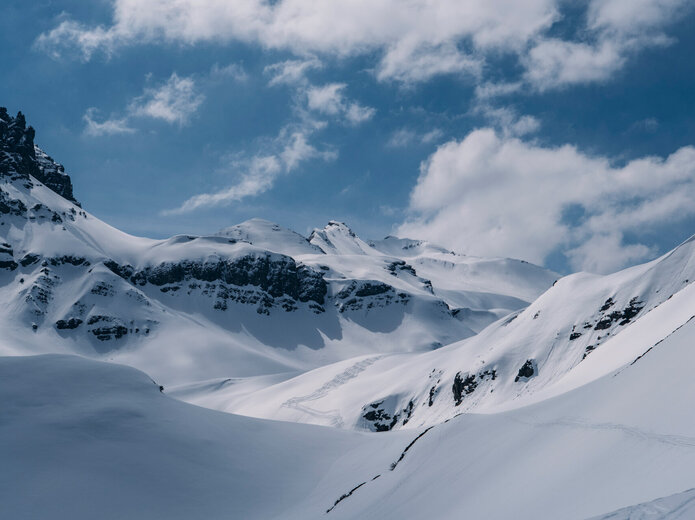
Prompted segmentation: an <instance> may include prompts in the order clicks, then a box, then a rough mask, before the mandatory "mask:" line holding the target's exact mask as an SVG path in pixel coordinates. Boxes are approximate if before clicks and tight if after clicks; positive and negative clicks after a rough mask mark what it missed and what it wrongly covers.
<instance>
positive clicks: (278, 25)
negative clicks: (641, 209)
mask: <svg viewBox="0 0 695 520" xmlns="http://www.w3.org/2000/svg"><path fill="white" fill-rule="evenodd" d="M689 5H690V4H689V3H688V1H687V0H590V1H588V2H587V3H586V6H587V7H586V12H585V16H584V17H583V20H584V22H582V23H583V24H584V26H583V27H580V28H578V30H577V31H575V32H576V34H575V35H574V36H573V37H568V38H567V39H558V38H556V37H553V36H552V32H551V31H550V29H551V27H552V26H553V24H554V23H555V22H557V21H559V20H561V19H562V18H563V16H564V13H563V8H564V7H565V4H564V2H562V1H561V0H525V1H524V2H520V1H518V0H466V1H465V2H464V1H461V0H411V1H408V2H402V1H401V0H346V1H342V2H307V1H306V0H279V1H277V2H268V1H266V0H235V1H234V2H229V1H225V0H173V1H172V0H150V1H147V2H142V1H141V0H113V19H112V23H111V24H109V25H99V26H87V25H84V24H81V23H80V22H77V21H75V20H71V19H67V20H63V21H62V22H61V23H60V24H59V25H57V26H56V27H54V28H53V29H52V30H50V31H48V32H45V33H43V34H41V35H40V36H39V38H38V39H37V41H36V45H37V47H39V48H41V49H43V50H45V51H46V52H48V53H50V54H52V55H54V56H59V55H64V54H66V53H69V52H72V51H77V52H78V53H79V55H80V56H81V57H82V59H84V60H88V59H90V58H91V57H92V56H93V55H94V54H95V53H97V52H103V53H106V54H107V55H109V54H112V53H114V52H116V51H117V49H118V48H120V47H123V46H128V45H138V44H143V43H164V44H165V43H176V44H181V43H182V44H186V45H192V44H196V43H201V42H208V43H219V44H224V43H228V42H231V41H242V42H246V43H249V44H256V45H260V46H263V47H265V48H271V49H279V50H287V51H290V52H292V53H294V54H295V55H297V56H300V57H306V56H311V55H314V54H321V55H330V56H336V57H345V56H358V55H367V54H370V55H371V54H374V55H376V56H377V65H376V68H375V71H374V72H375V75H376V77H377V78H378V79H379V80H382V81H392V80H395V81H400V82H406V83H417V82H420V81H426V80H428V79H430V78H431V77H433V76H436V75H441V74H464V75H468V76H471V77H473V78H476V80H478V81H479V80H480V77H481V75H484V74H485V72H484V68H485V65H486V59H487V57H489V56H497V55H499V54H500V53H502V54H505V53H506V54H512V55H516V56H517V57H518V59H519V62H520V64H521V65H522V68H523V74H522V76H523V80H524V81H525V82H527V83H529V84H530V85H532V86H533V87H534V88H535V89H537V90H547V89H553V88H561V87H563V86H566V85H571V84H576V83H587V82H592V81H603V80H605V79H607V78H608V77H609V76H610V75H611V74H612V73H614V72H615V71H616V70H619V69H620V68H621V67H622V66H623V65H624V64H625V62H626V61H627V60H628V59H629V58H630V56H631V55H632V54H634V53H636V52H638V51H639V50H641V49H643V48H645V47H649V46H653V45H664V44H667V43H668V42H669V38H668V36H667V34H666V33H665V32H664V31H665V28H666V27H667V26H668V25H669V24H670V23H672V22H673V21H674V20H676V19H678V18H679V17H680V16H682V15H683V13H684V12H685V11H686V9H687V8H688V7H689ZM301 63H305V64H306V62H302V61H301V60H300V61H297V62H296V63H294V65H296V66H300V64H301ZM285 72H286V74H287V76H285V77H290V76H291V75H292V74H295V73H297V71H296V70H295V71H293V70H292V69H291V67H290V68H287V69H286V71H285ZM282 77H283V76H282V74H280V75H279V76H278V78H279V79H278V80H277V81H279V82H280V81H282V79H281V78H282Z"/></svg>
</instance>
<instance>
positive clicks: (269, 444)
mask: <svg viewBox="0 0 695 520" xmlns="http://www.w3.org/2000/svg"><path fill="white" fill-rule="evenodd" d="M693 337H695V320H693V321H690V322H688V323H687V324H686V325H685V326H683V327H681V328H680V329H679V330H678V331H676V332H674V333H673V334H672V335H671V336H669V337H668V338H666V339H665V340H664V341H662V342H661V343H659V344H658V345H656V346H654V347H653V348H652V349H651V350H649V351H648V352H647V353H645V354H644V355H643V356H642V357H641V358H639V359H638V360H637V361H636V362H634V363H628V364H626V365H625V366H622V367H621V368H620V369H619V370H616V371H613V372H611V373H609V374H607V375H605V376H603V377H601V378H599V379H597V380H595V381H594V382H592V383H589V384H587V385H584V386H582V387H580V388H577V389H574V390H571V391H569V392H567V393H565V394H562V395H560V396H558V397H555V398H551V399H546V400H544V401H542V402H539V403H536V404H534V405H531V406H528V407H524V408H518V409H515V410H511V411H507V412H499V413H494V414H485V415H478V414H463V415H460V416H458V417H455V418H452V419H451V420H449V421H448V422H446V423H444V424H440V425H436V426H433V427H431V428H427V429H422V428H420V429H417V430H415V431H401V432H390V433H388V434H378V433H359V432H347V431H341V430H339V429H334V428H320V427H315V426H310V425H298V424H290V423H282V422H277V421H263V420H259V419H253V418H245V417H238V416H234V415H228V414H222V413H218V412H214V411H211V410H206V409H203V408H197V407H193V406H191V405H188V404H185V403H181V402H177V401H175V400H173V399H171V398H169V397H167V396H166V394H161V393H160V392H159V389H158V387H157V386H156V384H155V383H154V382H153V381H152V380H150V379H149V378H148V377H147V376H145V375H144V374H142V373H140V372H137V371H135V370H133V369H130V368H126V367H121V366H116V365H112V364H104V363H97V362H94V361H88V360H85V359H79V358H75V357H66V356H39V357H33V358H32V357H30V358H23V357H16V358H0V396H1V397H2V401H3V403H5V404H4V405H3V407H2V408H1V409H0V456H1V458H2V460H3V465H2V469H1V470H0V479H1V481H0V503H2V504H3V512H4V513H5V514H7V515H8V516H9V517H11V518H20V519H22V518H46V517H50V518H71V519H73V518H91V517H93V516H95V515H98V516H100V517H101V518H126V517H127V518H134V519H138V518H148V519H159V518H162V519H163V518H192V517H195V518H211V519H216V518H230V517H231V518H263V519H273V518H282V519H297V520H299V519H301V520H311V519H318V518H333V519H354V518H360V519H384V518H387V519H396V518H397V519H401V520H403V519H406V520H407V519H413V520H415V519H420V518H458V517H460V516H461V515H462V512H465V515H466V516H468V517H472V518H488V519H508V518H518V519H536V518H562V519H567V520H573V519H577V520H579V519H583V518H589V517H595V516H597V515H600V516H599V518H611V516H606V515H607V514H608V512H610V511H616V510H618V509H621V508H624V507H628V506H631V505H633V504H644V503H646V502H651V501H654V500H657V499H659V498H660V497H671V496H672V495H675V494H680V493H683V492H684V491H686V490H690V489H692V488H693V487H694V486H695V475H694V474H693V472H692V468H693V467H694V465H695V417H694V416H693V414H690V413H687V410H689V407H690V404H691V403H690V401H691V396H692V395H694V393H695V379H693V378H692V366H693V365H695V349H693V348H692V339H693ZM689 503H690V502H689V497H688V496H681V497H680V498H677V499H676V498H674V497H671V498H670V499H666V500H660V501H658V502H655V504H656V505H654V504H652V505H651V506H648V505H641V506H639V507H636V508H635V507H633V508H632V509H631V510H628V511H632V512H637V511H639V512H640V513H642V512H644V511H649V510H650V509H649V508H653V507H656V506H658V507H659V508H660V509H659V511H660V512H661V514H662V516H655V518H662V517H664V518H687V516H685V517H684V516H680V517H679V516H678V512H679V511H681V510H682V508H683V505H684V504H686V505H687V504H689ZM690 510H692V508H691V509H690ZM617 514H622V515H623V516H617V518H640V517H639V516H637V515H636V514H635V515H634V516H632V515H631V513H625V512H622V513H620V512H619V513H617ZM61 515H62V516H61ZM668 515H670V516H668ZM646 518H649V517H648V516H647V517H646Z"/></svg>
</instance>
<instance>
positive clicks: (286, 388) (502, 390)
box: [177, 238, 695, 431]
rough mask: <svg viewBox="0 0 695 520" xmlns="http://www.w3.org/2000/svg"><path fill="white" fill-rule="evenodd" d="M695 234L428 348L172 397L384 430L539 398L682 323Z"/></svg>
mask: <svg viewBox="0 0 695 520" xmlns="http://www.w3.org/2000/svg"><path fill="white" fill-rule="evenodd" d="M694 280H695V238H691V239H690V240H688V241H686V242H685V243H683V244H681V245H680V246H679V247H677V248H676V249H674V250H673V251H671V252H669V253H668V254H666V255H664V256H663V257H661V258H658V259H656V260H654V261H652V262H650V263H647V264H644V265H640V266H636V267H632V268H630V269H626V270H624V271H621V272H618V273H615V274H611V275H607V276H599V275H590V274H586V273H579V274H575V275H571V276H567V277H565V278H562V279H560V280H559V281H558V282H557V283H556V284H555V285H554V286H553V287H551V288H550V289H549V290H548V291H546V292H545V293H544V294H543V295H541V296H540V297H539V298H538V299H536V300H535V301H534V302H533V303H532V304H531V305H529V306H528V307H526V308H524V309H523V310H521V311H518V312H516V313H513V314H511V315H509V316H507V317H505V318H502V319H500V320H499V321H497V322H496V323H494V324H492V325H490V326H489V327H487V328H486V329H484V330H483V331H482V332H480V333H479V334H477V335H476V336H473V337H470V338H468V339H464V340H462V341H459V342H455V343H452V344H450V345H447V346H446V347H444V348H441V349H438V350H436V351H431V352H420V353H415V352H414V353H397V354H390V355H385V354H380V355H377V356H363V357H361V358H354V359H350V360H347V361H343V362H339V363H335V364H332V365H328V366H324V367H321V368H318V369H315V370H313V371H309V372H306V373H303V374H301V375H299V376H297V377H294V378H291V379H288V380H286V381H282V382H278V383H275V384H272V385H269V386H266V387H260V388H254V389H253V390H252V391H249V387H248V385H244V384H236V385H235V384H227V385H224V386H222V387H215V388H214V390H211V391H204V390H203V387H201V386H200V385H198V386H196V387H192V388H180V389H177V395H179V396H180V397H182V398H185V399H188V400H190V401H191V402H195V403H197V404H202V405H205V406H210V407H213V408H217V409H221V410H225V411H230V412H234V413H241V414H246V415H253V416H256V417H267V418H271V417H272V418H276V419H283V420H290V421H299V422H308V423H313V424H323V425H328V426H336V425H337V426H341V427H346V428H358V429H371V430H376V431H384V430H390V429H400V428H419V427H422V426H431V425H434V424H438V423H441V422H442V421H444V420H446V419H449V418H451V417H454V416H455V415H457V414H460V413H462V412H471V411H475V412H478V413H490V412H493V411H498V410H501V409H510V408H516V407H519V406H522V405H525V404H528V403H529V402H532V401H538V400H539V399H542V398H547V397H550V396H553V395H556V394H557V393H562V392H564V391H566V390H567V389H568V388H572V387H574V386H579V385H580V384H584V383H586V382H589V381H591V380H593V379H597V378H598V377H600V376H602V375H604V374H606V373H608V372H610V371H611V370H615V369H617V368H619V367H620V366H622V365H623V364H625V363H627V362H630V361H632V360H633V359H634V358H636V357H637V356H639V355H641V354H642V353H643V352H644V351H646V350H647V349H648V348H649V347H651V346H652V345H653V344H654V343H656V342H658V341H660V340H662V339H664V338H665V337H667V336H668V335H669V334H671V333H672V332H673V331H674V330H676V329H677V328H678V327H680V326H682V325H683V324H684V323H686V322H687V321H688V320H689V319H690V318H691V317H692V316H693V315H695V308H694V307H692V306H688V305H684V304H683V299H684V298H686V295H688V294H690V293H691V292H693V291H695V289H693V288H692V284H691V282H692V281H694Z"/></svg>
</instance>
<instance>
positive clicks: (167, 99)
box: [82, 67, 236, 137]
mask: <svg viewBox="0 0 695 520" xmlns="http://www.w3.org/2000/svg"><path fill="white" fill-rule="evenodd" d="M234 70H236V69H234ZM225 71H226V72H225ZM214 74H217V75H218V76H217V77H219V75H229V74H232V69H229V70H227V67H225V68H221V69H220V68H219V67H218V68H217V69H216V68H215V67H213V69H212V71H211V77H213V75H214ZM204 100H205V96H204V95H203V94H201V93H200V91H199V87H198V85H197V84H196V81H195V80H194V79H193V77H192V76H191V77H179V76H178V74H176V73H175V72H174V73H173V74H172V75H171V76H170V77H169V79H167V80H166V81H165V82H164V83H162V84H160V85H158V86H154V87H145V89H144V91H143V93H142V94H141V95H140V96H137V97H135V98H133V99H132V100H131V101H130V103H128V106H127V108H126V110H125V115H123V116H121V117H112V118H111V119H107V120H105V121H103V122H101V123H100V122H98V121H96V120H95V119H94V116H95V115H96V113H97V109H96V108H94V107H92V108H89V109H87V111H86V112H85V114H84V116H82V118H83V119H84V122H85V129H84V133H85V135H89V136H92V137H99V136H102V135H115V134H125V133H132V132H135V129H134V128H132V127H131V126H130V125H131V123H132V120H133V119H135V118H151V119H160V120H162V121H165V122H167V123H169V124H175V123H177V124H178V125H179V126H183V125H185V124H186V123H188V121H189V120H190V118H191V116H192V115H193V114H194V113H195V112H196V111H197V110H198V108H199V107H200V105H201V104H202V102H203V101H204Z"/></svg>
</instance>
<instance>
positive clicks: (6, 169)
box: [0, 107, 80, 211]
mask: <svg viewBox="0 0 695 520" xmlns="http://www.w3.org/2000/svg"><path fill="white" fill-rule="evenodd" d="M34 136H35V131H34V129H33V128H32V127H31V126H27V123H26V118H25V117H24V114H22V113H21V112H19V113H18V114H17V116H16V117H11V116H10V115H9V114H8V113H7V109H6V108H5V107H0V152H2V157H0V175H2V176H8V177H9V178H11V179H12V180H21V181H23V182H24V184H25V185H26V186H30V184H31V177H33V178H34V179H35V180H37V181H39V182H41V183H43V184H45V185H46V186H48V187H49V188H50V189H51V190H53V191H54V192H56V193H57V194H58V195H60V196H61V197H64V198H65V199H67V200H69V201H70V202H72V203H74V204H75V205H76V206H79V205H80V204H79V202H77V201H76V200H75V197H74V195H73V193H72V182H71V181H70V177H69V176H68V175H66V173H65V169H64V168H63V166H62V165H60V164H58V163H57V162H55V161H54V160H53V159H52V158H51V157H49V156H48V155H47V154H46V153H45V152H44V151H43V150H41V148H39V147H38V146H36V145H35V144H34ZM0 211H2V210H0Z"/></svg>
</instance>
